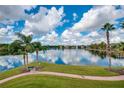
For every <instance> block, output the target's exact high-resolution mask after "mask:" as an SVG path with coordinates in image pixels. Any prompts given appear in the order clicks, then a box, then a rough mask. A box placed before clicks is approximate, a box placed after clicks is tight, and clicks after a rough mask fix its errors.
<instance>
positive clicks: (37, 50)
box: [36, 48, 38, 62]
mask: <svg viewBox="0 0 124 93" xmlns="http://www.w3.org/2000/svg"><path fill="white" fill-rule="evenodd" d="M36 61H37V62H38V48H37V49H36Z"/></svg>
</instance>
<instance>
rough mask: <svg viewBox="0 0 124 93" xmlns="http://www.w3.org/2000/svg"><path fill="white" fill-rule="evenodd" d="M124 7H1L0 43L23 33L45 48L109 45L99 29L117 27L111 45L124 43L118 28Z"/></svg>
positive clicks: (9, 41) (8, 41)
mask: <svg viewBox="0 0 124 93" xmlns="http://www.w3.org/2000/svg"><path fill="white" fill-rule="evenodd" d="M123 19H124V6H88V5H87V6H83V5H81V6H72V5H71V6H70V5H69V6H63V5H59V6H53V5H49V6H9V5H7V6H2V5H1V6H0V43H11V42H13V41H14V40H16V39H18V37H17V36H16V35H15V33H16V32H20V33H22V34H25V35H30V34H33V41H39V42H41V43H42V44H43V45H60V44H65V45H68V44H69V45H82V44H83V45H87V44H92V43H99V42H102V41H106V38H105V32H104V31H101V30H100V28H101V27H102V26H103V25H104V24H105V23H107V22H110V23H113V24H115V27H116V30H114V31H112V32H110V41H111V43H117V42H121V41H124V30H123V29H121V28H120V27H119V23H120V21H123Z"/></svg>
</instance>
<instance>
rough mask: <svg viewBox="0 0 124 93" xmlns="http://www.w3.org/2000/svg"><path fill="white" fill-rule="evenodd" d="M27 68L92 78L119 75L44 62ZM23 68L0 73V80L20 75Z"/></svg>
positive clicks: (35, 63) (96, 67)
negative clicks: (38, 68)
mask: <svg viewBox="0 0 124 93" xmlns="http://www.w3.org/2000/svg"><path fill="white" fill-rule="evenodd" d="M29 66H38V67H41V69H40V71H53V72H62V73H70V74H79V75H93V76H115V75H119V74H118V73H114V72H110V71H107V70H105V68H104V67H99V66H70V65H57V64H51V63H45V62H39V63H38V62H34V63H31V64H29ZM24 68H25V67H24V66H21V67H18V68H15V69H12V70H8V71H5V72H1V73H0V80H1V79H5V78H7V77H10V76H14V75H17V74H20V73H22V69H24Z"/></svg>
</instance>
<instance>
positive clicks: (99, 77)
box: [0, 71, 124, 84]
mask: <svg viewBox="0 0 124 93" xmlns="http://www.w3.org/2000/svg"><path fill="white" fill-rule="evenodd" d="M34 74H35V75H53V76H62V77H70V78H78V79H89V80H106V81H119V80H124V75H120V76H108V77H105V76H85V75H76V74H66V73H59V72H47V71H42V72H38V71H32V72H27V73H23V74H19V75H15V76H11V77H8V78H6V79H3V80H0V84H2V83H4V82H7V81H9V80H12V79H15V78H19V77H22V76H27V75H34Z"/></svg>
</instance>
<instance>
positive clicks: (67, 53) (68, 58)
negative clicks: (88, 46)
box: [61, 49, 81, 65]
mask: <svg viewBox="0 0 124 93" xmlns="http://www.w3.org/2000/svg"><path fill="white" fill-rule="evenodd" d="M61 59H62V60H63V61H64V63H65V64H72V65H74V64H79V63H80V60H81V52H80V51H79V50H76V51H74V50H73V49H71V50H68V49H65V50H63V51H62V53H61Z"/></svg>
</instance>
